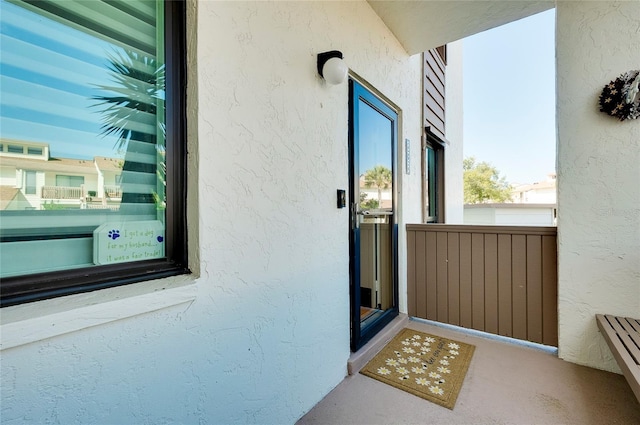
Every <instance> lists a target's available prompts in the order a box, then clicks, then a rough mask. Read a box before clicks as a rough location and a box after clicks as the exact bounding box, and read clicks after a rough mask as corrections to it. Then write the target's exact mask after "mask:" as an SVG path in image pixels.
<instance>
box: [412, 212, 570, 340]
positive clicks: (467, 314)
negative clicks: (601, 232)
mask: <svg viewBox="0 0 640 425" xmlns="http://www.w3.org/2000/svg"><path fill="white" fill-rule="evenodd" d="M407 241H408V243H407V246H408V254H407V256H408V258H409V261H408V262H407V265H408V268H409V270H408V273H407V277H408V280H409V281H408V284H407V289H408V305H409V314H410V315H412V316H416V317H421V318H425V319H429V320H436V321H439V322H443V323H450V324H454V325H459V326H463V327H467V328H472V329H477V330H481V331H485V332H490V333H495V334H498V335H503V336H509V337H513V338H518V339H523V340H529V341H533V342H538V343H543V344H546V345H554V346H556V345H557V340H558V332H557V328H558V315H557V294H558V292H557V248H556V229H555V227H515V226H453V225H442V224H423V225H413V224H411V225H408V226H407Z"/></svg>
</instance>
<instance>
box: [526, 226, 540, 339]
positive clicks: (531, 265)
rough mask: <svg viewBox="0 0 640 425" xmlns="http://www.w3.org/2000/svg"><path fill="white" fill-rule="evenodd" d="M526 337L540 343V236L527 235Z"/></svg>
mask: <svg viewBox="0 0 640 425" xmlns="http://www.w3.org/2000/svg"><path fill="white" fill-rule="evenodd" d="M527 339H530V340H531V341H533V342H537V343H539V344H541V343H542V238H541V237H540V236H533V235H528V236H527Z"/></svg>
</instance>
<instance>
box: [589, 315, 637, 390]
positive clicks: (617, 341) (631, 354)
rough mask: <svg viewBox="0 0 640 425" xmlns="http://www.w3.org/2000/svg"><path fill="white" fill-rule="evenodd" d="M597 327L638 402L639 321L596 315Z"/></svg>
mask: <svg viewBox="0 0 640 425" xmlns="http://www.w3.org/2000/svg"><path fill="white" fill-rule="evenodd" d="M596 321H597V322H598V327H599V328H600V331H601V332H602V336H604V339H605V340H606V341H607V344H609V348H610V349H611V352H612V353H613V356H614V357H615V358H616V361H617V362H618V366H620V369H621V370H622V373H623V374H624V377H625V378H627V382H629V385H630V386H631V389H632V390H633V393H634V394H635V395H636V398H637V399H638V401H639V402H640V320H638V319H631V318H629V317H616V316H612V315H609V314H605V315H602V314H596Z"/></svg>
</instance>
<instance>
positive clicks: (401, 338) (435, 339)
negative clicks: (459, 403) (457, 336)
mask: <svg viewBox="0 0 640 425" xmlns="http://www.w3.org/2000/svg"><path fill="white" fill-rule="evenodd" d="M475 348H476V347H475V346H473V345H471V344H465V343H463V342H458V341H454V340H451V339H447V338H442V337H439V336H434V335H429V334H426V333H423V332H418V331H414V330H412V329H403V330H401V331H400V333H398V335H396V336H395V337H394V338H393V339H392V340H391V341H389V343H388V344H387V345H386V346H385V347H384V348H383V349H382V351H380V352H379V353H378V354H376V356H375V357H374V358H373V359H371V361H370V362H369V363H367V365H366V366H365V367H364V368H363V369H362V370H361V371H360V373H362V374H364V375H366V376H369V377H371V378H373V379H377V380H378V381H381V382H384V383H385V384H389V385H391V386H393V387H396V388H399V389H401V390H404V391H407V392H409V393H411V394H413V395H416V396H418V397H422V398H424V399H426V400H429V401H432V402H434V403H437V404H439V405H441V406H444V407H446V408H448V409H453V406H454V405H455V404H456V399H457V398H458V392H459V391H460V388H461V387H462V382H463V381H464V377H465V375H466V374H467V369H468V368H469V363H470V362H471V357H472V356H473V352H474V350H475Z"/></svg>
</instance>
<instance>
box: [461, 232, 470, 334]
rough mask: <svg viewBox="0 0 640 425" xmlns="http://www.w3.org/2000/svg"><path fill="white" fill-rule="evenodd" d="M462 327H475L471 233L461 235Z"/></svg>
mask: <svg viewBox="0 0 640 425" xmlns="http://www.w3.org/2000/svg"><path fill="white" fill-rule="evenodd" d="M459 240H460V244H459V248H460V326H463V327H465V328H471V327H473V310H472V306H473V300H472V299H471V293H472V291H471V233H460V236H459Z"/></svg>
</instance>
